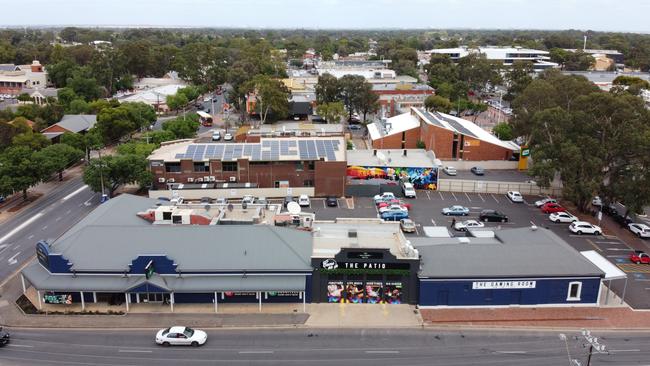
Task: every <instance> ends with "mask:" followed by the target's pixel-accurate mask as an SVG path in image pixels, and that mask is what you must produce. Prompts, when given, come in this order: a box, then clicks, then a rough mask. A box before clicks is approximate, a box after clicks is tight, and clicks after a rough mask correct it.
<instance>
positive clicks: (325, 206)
mask: <svg viewBox="0 0 650 366" xmlns="http://www.w3.org/2000/svg"><path fill="white" fill-rule="evenodd" d="M337 204H338V203H337ZM323 208H327V205H326V204H325V200H323Z"/></svg>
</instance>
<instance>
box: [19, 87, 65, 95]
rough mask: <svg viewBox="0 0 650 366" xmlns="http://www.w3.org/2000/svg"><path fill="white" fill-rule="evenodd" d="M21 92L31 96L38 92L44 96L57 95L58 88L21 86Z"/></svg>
mask: <svg viewBox="0 0 650 366" xmlns="http://www.w3.org/2000/svg"><path fill="white" fill-rule="evenodd" d="M22 92H23V93H27V94H29V95H30V96H33V95H34V94H36V93H39V94H41V95H42V96H44V97H56V96H58V92H59V89H57V88H43V89H36V88H23V90H22Z"/></svg>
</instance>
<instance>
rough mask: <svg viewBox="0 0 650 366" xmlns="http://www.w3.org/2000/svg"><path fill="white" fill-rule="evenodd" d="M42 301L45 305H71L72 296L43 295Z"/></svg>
mask: <svg viewBox="0 0 650 366" xmlns="http://www.w3.org/2000/svg"><path fill="white" fill-rule="evenodd" d="M43 301H44V302H45V303H46V304H66V305H70V304H72V295H44V296H43Z"/></svg>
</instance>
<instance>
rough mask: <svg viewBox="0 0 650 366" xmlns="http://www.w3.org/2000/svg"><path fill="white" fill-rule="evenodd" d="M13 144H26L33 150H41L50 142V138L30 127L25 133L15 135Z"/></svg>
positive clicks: (25, 145)
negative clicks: (33, 130)
mask: <svg viewBox="0 0 650 366" xmlns="http://www.w3.org/2000/svg"><path fill="white" fill-rule="evenodd" d="M11 143H12V145H13V146H24V147H27V148H29V149H31V150H40V149H42V148H44V147H45V146H47V145H49V144H50V140H49V139H48V138H47V137H45V136H43V134H41V133H38V132H32V130H31V129H30V130H29V131H27V132H25V133H21V134H18V135H16V136H14V138H13V139H12V140H11Z"/></svg>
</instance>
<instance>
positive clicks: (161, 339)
mask: <svg viewBox="0 0 650 366" xmlns="http://www.w3.org/2000/svg"><path fill="white" fill-rule="evenodd" d="M207 340H208V335H207V334H206V333H205V332H204V331H202V330H198V329H192V328H188V327H178V326H176V327H170V328H167V329H161V330H159V331H158V333H156V343H157V344H160V345H163V346H193V347H198V346H202V345H204V344H205V342H206V341H207Z"/></svg>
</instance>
